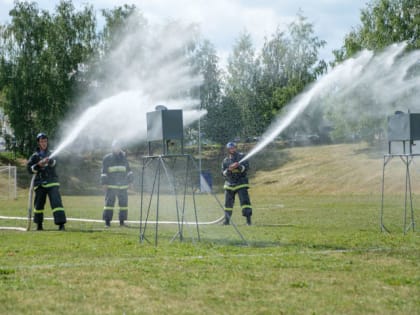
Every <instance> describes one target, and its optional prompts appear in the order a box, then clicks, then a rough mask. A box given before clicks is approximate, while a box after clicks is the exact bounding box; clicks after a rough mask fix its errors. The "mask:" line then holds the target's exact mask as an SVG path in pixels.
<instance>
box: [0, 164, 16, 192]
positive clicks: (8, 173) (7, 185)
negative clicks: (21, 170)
mask: <svg viewBox="0 0 420 315" xmlns="http://www.w3.org/2000/svg"><path fill="white" fill-rule="evenodd" d="M0 199H17V176H16V166H11V165H7V166H0Z"/></svg>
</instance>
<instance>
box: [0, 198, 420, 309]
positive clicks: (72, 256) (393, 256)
mask: <svg viewBox="0 0 420 315" xmlns="http://www.w3.org/2000/svg"><path fill="white" fill-rule="evenodd" d="M251 194H252V191H251ZM251 196H252V197H253V200H254V205H255V216H254V223H255V224H254V226H250V227H248V226H245V225H244V220H243V218H241V217H240V216H239V211H236V209H235V211H236V212H235V214H234V219H235V222H237V224H238V229H239V230H240V232H241V233H242V234H243V235H244V237H245V238H246V240H247V242H248V244H249V245H248V246H245V245H244V244H243V242H241V239H240V238H239V237H238V235H237V234H236V233H234V230H233V228H232V227H224V226H220V225H217V226H208V227H204V226H203V227H202V228H201V234H202V235H201V237H202V238H201V242H197V241H196V240H195V241H193V240H191V239H189V238H188V239H185V241H184V242H180V241H179V239H175V240H174V241H173V242H171V241H170V237H171V235H172V233H173V231H171V230H170V229H169V228H168V229H167V228H165V227H163V226H162V227H161V228H160V230H159V237H158V239H159V243H158V246H154V244H153V242H151V243H148V242H142V243H140V242H139V230H138V229H137V228H134V227H133V228H127V229H124V228H119V227H116V226H115V227H112V228H111V229H110V230H104V229H103V228H102V225H86V224H81V223H78V222H70V223H69V224H68V228H67V231H66V232H64V233H60V232H58V231H55V227H53V225H52V223H51V222H47V223H46V226H47V229H48V231H45V232H35V231H31V232H14V231H0V235H1V237H0V245H1V246H0V314H418V313H419V310H420V300H419V299H418V297H419V296H420V273H419V270H420V250H419V248H420V238H419V235H418V232H412V231H410V232H408V233H406V234H405V235H404V233H403V232H402V230H403V229H402V215H403V211H402V209H401V207H402V206H403V204H402V203H401V202H402V200H401V197H400V196H390V198H388V201H387V207H389V208H392V209H394V210H393V211H387V212H386V218H385V219H386V220H385V223H386V224H387V227H388V228H389V229H391V230H392V233H391V234H387V233H381V232H380V229H379V206H380V198H379V196H377V195H350V194H347V195H291V194H278V195H276V196H273V195H263V194H259V195H251ZM86 198H87V197H71V196H65V197H64V201H65V205H66V208H67V209H68V212H70V213H73V214H76V213H78V212H76V210H75V209H77V208H78V207H80V206H82V205H85V208H86V209H85V211H87V212H91V211H94V209H96V210H95V211H96V212H97V213H99V214H98V216H100V213H101V210H100V207H101V198H99V197H91V198H90V199H86ZM132 199H135V197H132ZM25 202H26V201H25V200H24V198H22V199H18V200H16V201H5V202H3V203H2V208H8V209H10V211H15V212H19V211H21V210H20V209H22V208H23V209H25V204H26V203H25ZM135 202H136V201H133V203H135ZM417 202H418V200H417V199H415V203H417ZM86 205H89V206H88V207H86ZM132 212H135V210H134V211H132ZM415 219H416V220H417V221H418V220H419V214H418V213H416V218H415ZM2 223H4V222H2ZM12 223H18V222H12ZM18 224H21V223H18Z"/></svg>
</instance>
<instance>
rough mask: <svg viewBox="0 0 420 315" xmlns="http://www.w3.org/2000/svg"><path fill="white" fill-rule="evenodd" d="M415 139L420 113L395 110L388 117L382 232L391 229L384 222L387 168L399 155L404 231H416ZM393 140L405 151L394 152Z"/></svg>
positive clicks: (381, 215)
mask: <svg viewBox="0 0 420 315" xmlns="http://www.w3.org/2000/svg"><path fill="white" fill-rule="evenodd" d="M414 140H420V114H418V113H410V112H408V113H403V112H401V111H397V112H395V115H393V116H389V117H388V154H384V159H383V166H382V197H381V210H380V214H379V216H380V229H381V232H387V233H390V230H389V229H388V228H387V227H386V226H385V223H384V198H385V168H386V166H387V164H388V163H389V162H390V161H391V160H392V159H393V158H394V157H399V158H400V159H401V161H402V162H403V164H404V169H405V191H404V217H403V232H404V234H406V233H407V232H408V231H410V229H411V230H412V231H413V232H414V231H415V222H414V209H413V194H412V187H411V174H410V165H411V164H412V162H413V160H414V158H415V157H416V156H420V154H416V153H413V145H414ZM392 142H401V143H402V148H403V150H402V151H403V152H402V153H392V148H391V144H392ZM407 144H408V145H407ZM407 146H408V152H407ZM408 217H409V218H408Z"/></svg>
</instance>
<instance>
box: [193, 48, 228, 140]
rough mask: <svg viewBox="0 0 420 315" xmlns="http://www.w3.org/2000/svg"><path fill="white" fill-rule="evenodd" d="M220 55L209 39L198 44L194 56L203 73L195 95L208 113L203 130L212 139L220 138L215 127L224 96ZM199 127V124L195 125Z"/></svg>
mask: <svg viewBox="0 0 420 315" xmlns="http://www.w3.org/2000/svg"><path fill="white" fill-rule="evenodd" d="M218 62H219V57H218V56H217V54H216V49H215V48H214V46H213V44H211V43H210V42H209V41H208V40H204V41H203V42H201V43H199V44H198V48H197V50H196V52H195V56H194V57H193V65H194V67H195V71H196V72H197V73H199V74H201V76H202V79H203V82H202V83H201V84H200V86H199V87H198V90H197V91H196V93H197V95H194V97H196V98H199V99H200V108H201V109H205V110H207V112H208V115H207V116H206V117H204V119H203V120H202V122H203V124H202V126H201V128H200V129H201V131H202V133H203V134H204V135H205V137H206V138H208V139H210V140H216V139H218V135H217V134H215V133H216V132H217V129H215V128H214V126H215V125H216V124H218V123H219V121H220V117H218V115H217V114H216V115H215V113H217V112H218V111H220V106H221V97H222V71H221V70H220V69H219V66H218ZM195 128H197V126H195Z"/></svg>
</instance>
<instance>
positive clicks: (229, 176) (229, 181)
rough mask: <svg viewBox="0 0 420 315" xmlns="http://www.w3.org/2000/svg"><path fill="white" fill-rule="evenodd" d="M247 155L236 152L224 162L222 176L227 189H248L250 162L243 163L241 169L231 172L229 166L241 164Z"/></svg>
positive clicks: (240, 165)
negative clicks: (236, 187)
mask: <svg viewBox="0 0 420 315" xmlns="http://www.w3.org/2000/svg"><path fill="white" fill-rule="evenodd" d="M244 156H245V155H244V154H243V153H240V152H235V153H234V154H233V155H232V156H230V155H229V156H227V157H225V159H224V160H223V162H222V174H223V176H224V177H225V185H224V186H225V188H227V187H235V186H241V187H248V186H249V185H248V176H247V171H248V170H249V163H248V161H243V162H241V163H240V164H239V167H238V168H236V169H233V170H232V171H229V169H228V168H229V165H230V164H232V163H235V162H239V161H240V160H241V159H242V158H243V157H244Z"/></svg>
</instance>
